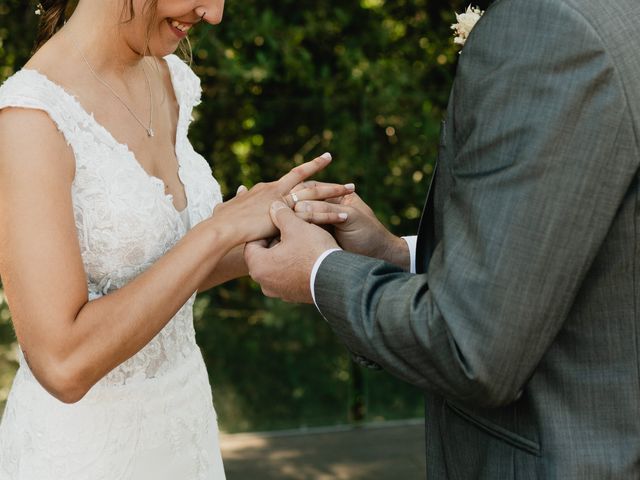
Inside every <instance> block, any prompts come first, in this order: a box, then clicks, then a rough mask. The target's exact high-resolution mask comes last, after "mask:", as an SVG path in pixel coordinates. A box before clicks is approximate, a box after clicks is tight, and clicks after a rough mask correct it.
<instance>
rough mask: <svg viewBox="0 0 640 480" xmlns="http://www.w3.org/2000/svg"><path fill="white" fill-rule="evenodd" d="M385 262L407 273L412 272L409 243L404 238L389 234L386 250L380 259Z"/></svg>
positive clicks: (382, 252)
mask: <svg viewBox="0 0 640 480" xmlns="http://www.w3.org/2000/svg"><path fill="white" fill-rule="evenodd" d="M378 258H380V259H381V260H384V261H385V262H388V263H392V264H394V265H397V266H399V267H400V268H402V269H403V270H406V271H407V272H408V271H410V270H411V252H410V250H409V246H408V244H407V242H406V241H405V240H404V239H403V238H402V237H396V236H395V235H392V234H389V237H388V239H387V241H386V242H384V249H383V250H382V251H381V254H380V256H379V257H378Z"/></svg>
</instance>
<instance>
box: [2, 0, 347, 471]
mask: <svg viewBox="0 0 640 480" xmlns="http://www.w3.org/2000/svg"><path fill="white" fill-rule="evenodd" d="M223 4H224V0H146V1H145V0H113V1H103V0H80V1H79V3H78V5H77V6H76V8H75V10H74V11H73V13H72V15H71V16H70V18H68V20H67V21H66V23H65V18H66V17H65V12H66V14H69V13H70V11H71V10H72V8H71V6H68V5H67V0H48V1H45V0H42V3H41V4H40V5H39V6H38V8H39V10H40V13H41V14H42V21H41V27H40V28H41V31H40V35H39V44H38V47H37V51H36V53H35V54H34V56H33V57H32V58H31V59H30V60H29V62H28V63H27V64H26V66H25V67H24V68H23V69H22V70H21V71H19V72H17V73H16V74H14V75H13V76H12V77H10V78H9V79H8V80H7V81H6V82H5V83H4V84H3V86H2V87H1V88H0V274H1V275H2V281H3V284H4V287H5V293H6V296H7V299H8V303H9V306H10V309H11V312H12V318H13V322H14V327H15V331H16V335H17V338H18V342H19V345H20V368H19V370H18V373H17V375H16V377H15V380H14V383H13V386H12V390H11V393H10V395H9V399H8V402H7V406H6V410H5V412H4V416H3V419H2V423H1V425H0V478H2V479H3V480H17V479H20V480H39V479H49V480H80V479H82V480H100V479H104V480H116V479H135V480H140V479H142V480H144V479H154V480H162V479H167V480H169V479H171V480H191V479H223V478H224V470H223V466H222V460H221V456H220V449H219V445H218V438H217V437H218V429H217V424H216V415H215V412H214V410H213V405H212V397H211V389H210V386H209V383H208V378H207V373H206V370H205V366H204V363H203V360H202V356H201V353H200V350H199V348H198V347H197V345H196V343H195V340H194V329H193V320H192V305H193V301H194V298H195V294H196V292H198V291H202V290H205V289H207V288H211V287H213V286H215V285H218V284H220V283H222V282H224V281H227V280H229V279H232V278H235V277H238V276H240V275H244V274H246V266H245V264H244V261H243V259H242V246H243V244H244V243H245V242H247V241H250V240H255V239H259V238H265V237H270V236H274V235H275V233H276V230H275V228H274V226H273V224H272V223H271V220H270V217H269V212H268V209H269V205H270V204H271V203H272V202H273V201H274V200H276V199H284V200H285V201H287V202H288V204H289V206H293V205H294V204H295V202H296V201H298V200H299V199H311V200H313V199H325V198H332V197H338V196H341V195H344V194H346V193H349V192H350V191H351V190H352V187H350V186H341V185H327V184H322V185H320V186H319V187H318V186H316V187H315V188H313V187H307V186H306V185H307V184H305V183H301V182H303V181H304V180H305V179H306V178H308V177H309V176H311V175H313V174H315V173H316V172H318V171H319V170H321V169H323V168H324V167H325V166H326V165H327V164H328V163H329V161H330V159H331V158H330V156H329V155H326V154H325V155H324V156H322V157H319V158H316V159H315V160H313V161H311V162H308V163H306V164H303V165H301V166H299V167H296V168H294V169H293V170H292V171H291V172H289V173H288V174H286V175H285V176H283V177H282V178H281V179H279V180H278V181H276V182H271V183H266V184H259V185H257V186H256V187H254V188H252V189H251V190H249V191H246V189H244V190H243V189H240V190H239V194H238V195H237V196H236V197H235V198H234V199H232V200H229V201H227V202H224V203H222V202H221V195H220V188H219V186H218V184H217V182H216V181H215V180H214V178H213V177H212V175H211V170H210V169H209V167H208V165H207V163H206V162H205V160H204V159H203V158H202V157H201V156H200V155H199V154H197V153H196V152H195V151H194V149H193V148H192V146H191V144H190V143H189V140H188V138H187V129H188V126H189V122H190V119H191V111H192V108H193V107H194V105H196V104H197V103H198V102H199V99H200V83H199V81H198V78H197V77H196V76H195V75H194V74H193V72H192V71H191V69H190V68H189V67H188V66H187V65H186V64H185V63H183V62H182V61H181V60H180V59H179V58H178V57H176V56H175V55H173V54H172V52H174V51H175V50H176V48H177V47H178V45H179V43H180V42H181V40H183V39H184V38H185V37H186V36H187V34H188V32H189V31H190V30H192V29H197V28H198V24H199V23H201V22H207V23H210V24H218V23H219V22H220V21H221V19H222V12H223ZM292 191H293V193H290V192H292ZM214 208H215V212H214ZM212 213H213V215H212ZM316 220H317V219H316ZM324 221H326V222H327V223H338V222H340V221H343V219H342V218H340V217H339V216H337V214H328V215H327V217H326V218H325V219H324Z"/></svg>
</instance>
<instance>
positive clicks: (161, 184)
mask: <svg viewBox="0 0 640 480" xmlns="http://www.w3.org/2000/svg"><path fill="white" fill-rule="evenodd" d="M162 60H163V61H164V62H165V64H166V65H167V69H168V70H169V80H170V82H171V88H172V89H173V96H174V98H175V99H176V102H177V103H178V117H177V119H176V131H175V134H174V142H173V151H174V156H175V158H176V171H177V175H178V180H179V181H180V183H181V184H182V189H183V193H184V198H185V201H186V204H185V207H184V208H183V209H182V210H178V209H177V208H176V205H175V203H173V198H174V197H173V195H171V194H170V193H165V182H164V180H162V179H161V178H160V177H157V176H155V175H151V174H150V173H149V172H147V171H146V170H145V168H144V167H143V166H142V164H141V163H140V162H139V161H138V158H137V157H136V155H135V153H134V152H133V150H131V149H130V148H129V145H127V144H126V143H122V142H119V141H118V140H116V138H115V137H114V136H113V134H112V133H111V132H110V131H109V130H107V128H105V127H104V126H103V125H102V124H101V123H100V122H98V121H97V120H96V118H95V117H94V116H93V113H89V111H88V110H87V109H86V108H85V107H84V106H83V105H82V104H81V103H80V100H78V97H76V96H74V95H72V94H71V93H70V92H68V91H67V90H66V89H65V88H64V87H63V86H62V85H60V84H58V83H56V82H54V81H53V80H51V79H50V78H49V77H47V75H45V74H44V73H41V72H40V71H38V70H36V69H35V68H23V69H22V70H21V71H23V72H33V73H35V74H36V75H38V76H39V77H41V78H42V79H44V80H45V81H46V82H48V83H50V84H51V85H54V86H55V87H56V88H58V89H59V90H61V91H62V93H63V94H64V95H66V96H67V97H69V99H70V100H71V101H72V102H74V103H75V104H76V105H77V106H78V108H79V109H80V111H81V112H82V113H83V114H84V115H86V116H87V117H88V118H89V119H90V122H92V123H93V125H94V126H95V127H96V128H97V129H98V130H99V131H100V132H101V133H102V134H103V135H104V136H105V137H106V138H107V139H108V140H109V141H110V142H111V143H113V145H114V146H115V147H117V148H119V149H121V150H123V151H124V152H126V153H127V156H128V157H130V159H131V161H132V162H133V163H134V165H135V166H136V167H137V168H138V169H139V170H140V172H141V173H142V174H144V175H145V176H146V177H147V178H148V179H149V181H151V182H153V183H155V184H156V185H157V186H158V187H161V193H162V195H163V197H164V199H165V200H166V201H167V202H168V203H169V205H170V206H171V208H172V210H173V212H174V213H175V215H177V216H178V217H180V214H181V213H182V212H184V211H185V210H186V211H187V212H189V206H190V201H189V197H188V193H187V190H188V189H187V184H186V183H185V182H184V180H183V178H182V174H181V171H182V168H183V167H182V161H181V159H180V155H178V141H179V132H180V125H181V122H182V115H183V112H182V102H181V101H180V99H179V98H178V94H177V91H176V87H175V78H174V76H173V70H172V67H171V65H170V62H169V60H167V58H166V57H162ZM181 223H182V222H181Z"/></svg>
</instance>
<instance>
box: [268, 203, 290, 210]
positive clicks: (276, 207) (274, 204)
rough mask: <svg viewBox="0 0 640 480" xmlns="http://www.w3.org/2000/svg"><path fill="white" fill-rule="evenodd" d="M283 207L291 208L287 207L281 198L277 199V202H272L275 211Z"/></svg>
mask: <svg viewBox="0 0 640 480" xmlns="http://www.w3.org/2000/svg"><path fill="white" fill-rule="evenodd" d="M282 208H289V207H287V206H286V205H285V204H284V203H282V202H281V201H280V200H276V201H275V202H273V203H272V204H271V210H273V211H274V212H277V211H278V210H280V209H282Z"/></svg>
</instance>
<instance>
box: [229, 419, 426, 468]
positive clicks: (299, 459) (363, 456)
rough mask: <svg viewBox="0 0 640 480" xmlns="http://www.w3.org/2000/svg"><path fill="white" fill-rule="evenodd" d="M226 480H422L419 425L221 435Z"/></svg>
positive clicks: (403, 424) (407, 424) (422, 430)
mask: <svg viewBox="0 0 640 480" xmlns="http://www.w3.org/2000/svg"><path fill="white" fill-rule="evenodd" d="M221 443H222V456H223V458H224V464H225V470H226V472H227V480H272V479H273V480H276V479H277V480H343V479H344V480H424V479H425V455H424V424H423V423H422V422H418V421H408V422H393V423H389V422H388V423H385V424H379V425H370V426H366V427H344V428H340V427H336V428H325V429H310V430H307V431H302V432H301V431H295V432H276V433H243V434H234V435H228V434H226V435H225V434H223V435H221Z"/></svg>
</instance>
